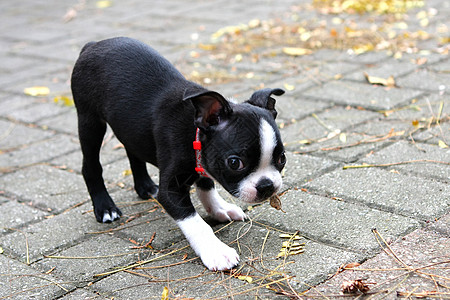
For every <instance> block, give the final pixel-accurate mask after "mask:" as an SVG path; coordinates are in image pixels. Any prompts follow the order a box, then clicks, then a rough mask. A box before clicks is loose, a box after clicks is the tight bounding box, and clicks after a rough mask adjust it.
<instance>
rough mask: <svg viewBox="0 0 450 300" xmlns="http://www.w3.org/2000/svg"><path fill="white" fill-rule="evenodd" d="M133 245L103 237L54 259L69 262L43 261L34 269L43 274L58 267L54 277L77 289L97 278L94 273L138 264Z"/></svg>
mask: <svg viewBox="0 0 450 300" xmlns="http://www.w3.org/2000/svg"><path fill="white" fill-rule="evenodd" d="M130 246H133V244H132V243H129V242H125V241H123V240H121V239H119V238H116V237H114V236H109V235H106V234H102V235H98V236H94V237H92V238H90V239H88V240H87V241H84V242H82V243H80V244H78V245H75V246H73V247H70V248H68V249H65V250H63V251H61V252H57V253H55V254H54V256H62V257H70V258H68V259H57V258H52V257H50V258H44V259H43V260H41V261H39V262H37V263H35V264H34V265H33V267H35V268H37V269H40V270H42V271H45V270H50V269H52V268H55V269H54V271H53V272H52V275H53V276H55V277H58V278H64V279H65V280H67V281H71V282H73V284H75V285H77V286H85V285H86V284H87V283H89V282H91V281H92V280H94V279H95V278H94V275H95V274H99V273H102V272H106V271H111V269H112V268H114V267H124V266H127V265H129V264H130V263H132V262H135V261H137V260H138V259H139V256H138V253H137V251H136V250H133V249H130ZM81 253H82V254H81ZM79 257H87V258H86V259H83V258H79ZM77 258H79V259H77Z"/></svg>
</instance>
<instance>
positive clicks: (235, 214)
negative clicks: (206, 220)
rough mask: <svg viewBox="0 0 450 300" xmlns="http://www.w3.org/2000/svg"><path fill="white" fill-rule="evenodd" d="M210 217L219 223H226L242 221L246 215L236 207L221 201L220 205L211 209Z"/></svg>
mask: <svg viewBox="0 0 450 300" xmlns="http://www.w3.org/2000/svg"><path fill="white" fill-rule="evenodd" d="M210 214H211V216H212V217H213V218H214V219H216V220H217V221H220V222H226V221H231V220H235V221H244V219H246V218H247V215H246V214H245V213H244V211H243V210H242V209H241V208H240V207H239V206H237V205H235V204H231V203H228V202H225V201H223V202H222V203H220V205H217V206H215V207H212V209H211V212H210Z"/></svg>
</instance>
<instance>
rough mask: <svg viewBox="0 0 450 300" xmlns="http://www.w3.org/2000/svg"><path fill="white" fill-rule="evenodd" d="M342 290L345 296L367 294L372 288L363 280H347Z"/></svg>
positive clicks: (342, 285)
mask: <svg viewBox="0 0 450 300" xmlns="http://www.w3.org/2000/svg"><path fill="white" fill-rule="evenodd" d="M341 289H342V292H343V293H344V294H354V293H356V292H358V291H359V292H361V293H367V292H368V291H369V290H370V288H369V286H368V285H367V283H364V282H363V280H362V279H355V280H347V281H344V282H343V283H342V284H341Z"/></svg>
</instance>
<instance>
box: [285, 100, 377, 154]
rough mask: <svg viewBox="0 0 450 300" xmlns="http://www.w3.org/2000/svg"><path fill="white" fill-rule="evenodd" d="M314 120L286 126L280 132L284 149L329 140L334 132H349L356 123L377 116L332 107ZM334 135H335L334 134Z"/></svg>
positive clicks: (296, 148) (310, 118)
mask: <svg viewBox="0 0 450 300" xmlns="http://www.w3.org/2000/svg"><path fill="white" fill-rule="evenodd" d="M316 116H317V117H316V118H315V117H313V116H310V117H308V118H306V119H304V120H301V121H299V122H295V123H293V124H290V125H288V126H286V127H285V128H284V129H283V130H282V131H281V136H282V138H283V142H284V143H285V147H286V148H287V149H288V150H293V151H294V150H300V149H304V148H306V147H307V146H305V143H306V145H307V144H308V143H309V142H311V143H313V142H315V141H321V140H323V139H327V138H329V135H330V134H333V132H334V131H336V130H339V132H342V131H343V130H349V129H350V128H352V127H353V126H355V125H357V124H358V123H361V122H364V121H368V120H370V119H374V118H377V117H378V116H379V114H377V113H374V112H370V111H360V110H356V109H344V108H341V107H333V108H330V109H326V110H325V111H324V112H321V113H318V114H316ZM334 135H336V134H334Z"/></svg>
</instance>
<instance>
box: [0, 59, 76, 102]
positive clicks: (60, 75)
mask: <svg viewBox="0 0 450 300" xmlns="http://www.w3.org/2000/svg"><path fill="white" fill-rule="evenodd" d="M70 68H71V66H70ZM66 69H67V70H66ZM61 70H62V71H61ZM38 74H39V75H36V76H33V77H30V78H24V79H22V80H21V81H18V82H14V83H12V84H3V85H2V87H1V89H2V90H3V91H7V92H10V93H16V94H22V93H23V90H24V89H25V88H28V87H33V86H46V87H48V88H49V89H50V93H51V94H50V95H51V96H59V95H67V94H69V93H70V71H69V67H68V66H66V65H64V67H63V68H57V69H55V70H54V71H41V72H39V73H38ZM52 98H53V97H51V99H52Z"/></svg>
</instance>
